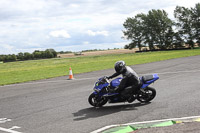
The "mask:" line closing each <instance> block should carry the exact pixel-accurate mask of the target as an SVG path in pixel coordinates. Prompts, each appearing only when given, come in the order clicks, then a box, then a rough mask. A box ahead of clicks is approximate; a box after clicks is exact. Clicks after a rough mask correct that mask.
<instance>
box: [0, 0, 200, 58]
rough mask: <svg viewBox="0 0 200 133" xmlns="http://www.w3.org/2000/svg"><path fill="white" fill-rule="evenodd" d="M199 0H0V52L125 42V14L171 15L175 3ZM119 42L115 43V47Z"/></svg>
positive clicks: (191, 4)
mask: <svg viewBox="0 0 200 133" xmlns="http://www.w3.org/2000/svg"><path fill="white" fill-rule="evenodd" d="M198 2H199V0H192V1H190V2H189V3H188V0H162V1H160V0H148V1H147V0H120V1H116V0H109V1H108V0H96V1H94V0H74V1H67V0H0V31H1V32H0V48H3V46H4V50H1V51H0V54H2V53H5V51H7V53H9V52H10V53H11V52H15V53H16V52H20V51H19V50H22V52H23V51H25V50H26V51H29V52H31V51H34V49H43V50H44V49H47V48H49V47H51V48H54V49H56V50H59V48H61V47H62V48H63V46H64V48H66V51H68V50H74V51H79V49H83V48H84V49H87V48H88V49H90V48H95V49H101V48H104V47H106V48H109V47H110V48H112V47H113V44H114V43H119V44H121V42H124V40H123V39H121V37H122V36H123V34H122V30H124V27H123V23H124V22H125V20H126V19H127V17H134V16H135V15H136V14H138V13H147V12H148V11H149V10H151V9H164V10H166V11H167V13H168V14H169V17H170V18H173V10H174V9H175V7H176V6H177V5H179V6H185V7H194V6H195V4H196V3H198ZM72 36H73V37H72ZM3 44H7V46H6V45H3ZM8 44H9V45H8ZM92 44H95V46H94V45H92ZM104 45H105V46H104ZM122 45H123V43H122ZM122 45H120V46H119V45H114V46H115V47H116V48H117V47H122ZM9 46H10V47H9ZM12 47H13V48H12ZM98 47H99V48H98ZM16 48H18V49H16ZM62 50H64V49H62Z"/></svg>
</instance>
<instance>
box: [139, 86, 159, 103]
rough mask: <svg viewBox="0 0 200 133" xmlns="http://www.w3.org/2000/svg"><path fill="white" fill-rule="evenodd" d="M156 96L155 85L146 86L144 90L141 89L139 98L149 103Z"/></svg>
mask: <svg viewBox="0 0 200 133" xmlns="http://www.w3.org/2000/svg"><path fill="white" fill-rule="evenodd" d="M155 96H156V90H155V89H154V88H153V87H146V88H145V89H144V90H142V91H139V93H138V96H137V100H138V101H140V102H142V103H147V102H150V101H151V100H153V99H154V98H155Z"/></svg>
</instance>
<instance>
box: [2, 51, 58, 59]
mask: <svg viewBox="0 0 200 133" xmlns="http://www.w3.org/2000/svg"><path fill="white" fill-rule="evenodd" d="M55 57H57V52H56V51H55V50H54V49H46V50H45V51H39V50H35V51H34V52H33V53H32V54H31V53H29V52H25V53H22V52H20V53H18V54H17V55H15V54H9V55H0V61H3V62H10V61H18V60H19V61H23V60H34V59H46V58H55Z"/></svg>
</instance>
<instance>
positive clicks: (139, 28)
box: [123, 3, 200, 51]
mask: <svg viewBox="0 0 200 133" xmlns="http://www.w3.org/2000/svg"><path fill="white" fill-rule="evenodd" d="M174 17H175V20H174V21H173V20H171V19H170V18H169V17H168V14H167V12H166V11H165V10H154V9H153V10H150V11H149V12H148V13H147V14H144V13H140V14H137V15H136V16H134V17H132V18H130V17H129V18H127V19H126V21H125V22H124V24H123V26H124V28H125V30H124V31H123V34H124V38H125V39H127V40H131V43H130V44H128V45H125V48H126V49H132V48H135V47H138V48H139V50H140V51H141V48H142V47H144V46H148V47H149V49H150V50H155V49H157V48H159V49H178V48H183V47H184V45H185V44H188V45H189V47H190V48H194V46H195V43H197V44H200V3H197V4H196V5H195V7H194V8H186V7H181V6H176V8H175V10H174Z"/></svg>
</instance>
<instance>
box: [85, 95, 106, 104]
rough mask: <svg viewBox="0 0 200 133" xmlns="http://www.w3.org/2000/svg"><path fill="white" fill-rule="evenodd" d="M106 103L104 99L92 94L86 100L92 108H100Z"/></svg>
mask: <svg viewBox="0 0 200 133" xmlns="http://www.w3.org/2000/svg"><path fill="white" fill-rule="evenodd" d="M107 101H108V100H107V99H106V98H105V97H99V96H98V95H95V94H94V93H92V94H91V95H90V96H89V98H88V102H89V103H90V105H92V106H94V107H102V106H103V105H105V104H106V103H107Z"/></svg>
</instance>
